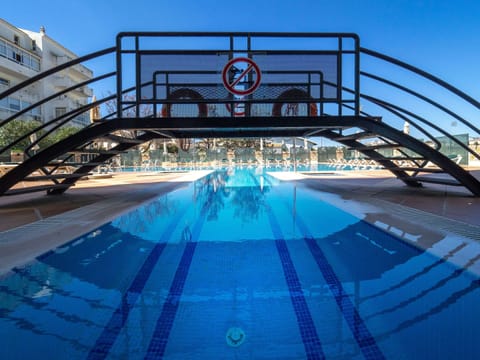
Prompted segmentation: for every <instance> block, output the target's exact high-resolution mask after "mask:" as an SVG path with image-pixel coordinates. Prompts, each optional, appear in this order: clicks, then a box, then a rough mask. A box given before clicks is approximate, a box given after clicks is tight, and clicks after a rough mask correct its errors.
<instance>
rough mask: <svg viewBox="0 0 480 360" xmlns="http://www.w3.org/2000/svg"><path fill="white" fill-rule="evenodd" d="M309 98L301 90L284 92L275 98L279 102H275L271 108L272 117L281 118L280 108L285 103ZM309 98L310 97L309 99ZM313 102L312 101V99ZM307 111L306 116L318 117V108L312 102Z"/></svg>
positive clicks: (295, 89)
mask: <svg viewBox="0 0 480 360" xmlns="http://www.w3.org/2000/svg"><path fill="white" fill-rule="evenodd" d="M309 97H310V96H309V95H308V94H307V93H306V92H305V91H303V90H300V89H297V88H293V89H288V90H285V91H284V92H283V93H281V94H280V96H279V97H277V100H281V102H277V103H275V104H273V108H272V116H275V117H277V116H278V117H281V116H282V106H283V105H284V104H285V103H288V100H295V99H306V98H309ZM310 98H311V97H310ZM312 100H313V99H312ZM309 105H310V106H309V111H308V116H317V115H318V108H317V104H316V103H314V102H311V103H309Z"/></svg>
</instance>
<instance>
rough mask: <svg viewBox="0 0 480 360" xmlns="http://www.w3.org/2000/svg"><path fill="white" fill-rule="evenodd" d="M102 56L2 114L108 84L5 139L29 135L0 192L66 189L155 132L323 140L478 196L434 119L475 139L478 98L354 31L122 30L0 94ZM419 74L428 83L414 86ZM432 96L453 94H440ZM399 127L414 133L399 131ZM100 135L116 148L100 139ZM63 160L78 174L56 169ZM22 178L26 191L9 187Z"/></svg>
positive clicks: (461, 145) (452, 139)
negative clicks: (87, 119) (71, 78)
mask: <svg viewBox="0 0 480 360" xmlns="http://www.w3.org/2000/svg"><path fill="white" fill-rule="evenodd" d="M102 60H105V61H106V62H108V61H110V62H112V60H113V63H114V68H113V69H110V70H111V71H110V72H105V73H102V74H100V75H96V76H95V77H93V78H92V79H89V80H87V81H84V82H81V83H78V84H75V85H73V86H70V87H55V89H56V90H55V91H54V92H52V93H51V94H48V95H46V96H45V98H43V99H40V100H39V101H37V102H36V103H34V104H31V105H29V106H28V107H26V108H23V109H21V110H18V111H16V112H14V113H13V114H11V115H10V116H9V117H7V118H6V119H3V120H0V130H1V128H2V127H5V126H8V124H9V123H10V122H12V121H14V120H16V119H22V118H23V117H24V116H26V115H27V114H28V113H31V112H32V111H34V110H35V109H40V108H42V107H43V106H44V105H45V104H46V103H49V102H53V101H55V99H57V98H58V97H59V96H62V95H65V94H68V93H75V92H76V91H79V90H81V89H82V88H83V87H86V86H92V85H94V84H95V85H98V84H102V83H112V82H113V83H114V84H115V85H114V87H115V88H116V92H115V93H114V94H113V95H108V96H104V97H103V98H100V99H96V100H95V101H92V102H91V103H90V104H87V105H81V106H78V107H76V108H72V109H69V110H68V111H67V112H66V113H65V114H63V115H61V116H58V117H56V118H54V119H52V120H48V121H45V122H43V123H42V124H41V125H39V126H38V127H36V128H34V129H32V130H28V131H26V132H25V133H24V134H21V135H20V136H19V137H18V138H16V139H15V140H13V141H11V142H10V143H8V144H3V145H2V148H1V149H0V154H2V153H3V154H5V153H7V152H10V151H11V150H13V149H16V148H18V146H19V144H21V143H25V141H28V145H27V146H25V148H24V149H23V153H24V159H25V160H24V161H23V162H21V163H19V164H16V166H14V167H13V168H12V169H10V170H9V171H8V172H6V173H4V174H3V175H2V176H1V177H0V195H15V194H21V193H26V192H34V191H46V192H47V194H61V193H63V192H65V191H66V190H67V189H68V188H70V187H71V186H73V185H74V184H75V183H76V181H78V180H79V179H81V178H82V177H84V176H86V175H88V174H90V173H91V171H92V170H94V169H95V168H96V167H98V166H101V165H102V164H104V163H106V162H108V161H110V160H111V159H112V157H114V156H117V155H118V154H120V153H122V152H125V151H127V150H128V149H130V148H133V147H135V146H138V145H139V144H142V143H145V142H148V141H150V140H152V139H158V138H160V139H162V138H163V139H170V138H171V139H185V138H221V137H225V138H229V137H283V136H300V137H309V136H318V137H325V138H328V139H330V140H333V141H336V142H338V143H339V144H341V145H342V146H345V147H347V148H349V149H352V150H355V151H356V152H357V153H358V154H362V155H363V156H364V157H365V158H369V159H371V160H374V161H375V162H376V163H378V164H380V165H381V166H383V167H384V168H385V169H388V170H390V171H391V172H392V173H393V174H394V175H395V176H396V177H397V178H399V179H401V180H402V181H403V182H404V183H405V184H406V185H408V186H413V187H420V186H422V185H423V184H424V183H437V184H445V185H448V186H460V187H465V188H466V189H468V190H469V191H470V192H471V193H472V194H473V195H474V196H480V182H479V180H478V179H476V178H475V177H474V176H473V175H472V174H471V173H470V172H469V171H467V170H466V169H465V168H464V167H462V166H461V165H460V164H459V161H458V160H459V157H458V156H457V157H456V159H452V157H451V156H448V155H449V154H448V153H447V152H446V149H445V145H444V144H445V141H440V140H439V139H443V140H447V142H448V143H449V144H453V146H454V147H455V148H456V149H460V151H461V152H462V153H463V155H464V157H463V158H464V159H465V158H468V157H470V158H473V159H476V160H480V154H479V153H478V152H477V151H476V149H473V148H471V147H469V145H468V141H467V142H466V141H462V140H461V139H460V138H459V137H458V136H456V135H453V134H450V133H449V132H448V131H447V130H445V129H444V127H442V126H441V125H439V124H438V121H437V120H439V119H448V120H449V121H453V122H455V124H457V123H458V124H461V126H462V129H463V130H464V131H465V132H467V133H468V134H470V136H474V137H477V136H480V130H479V128H478V127H477V126H476V125H475V124H474V123H472V121H470V120H469V119H467V117H470V118H473V116H472V115H470V114H471V113H472V112H473V113H475V112H476V114H477V115H476V118H477V119H478V118H479V117H478V112H480V103H479V102H478V101H477V100H475V99H473V98H472V97H470V96H468V95H467V94H465V93H464V92H462V91H460V90H459V89H457V88H455V87H453V86H452V85H450V84H448V83H446V82H444V81H443V80H441V79H439V78H437V77H435V76H433V75H431V74H428V73H426V72H425V71H423V70H421V69H419V68H416V67H414V66H411V65H409V64H406V63H404V62H402V61H400V60H397V59H394V58H392V57H389V56H387V55H384V54H381V53H378V52H375V51H372V50H369V49H365V48H363V47H361V46H360V40H359V37H358V36H357V35H356V34H347V33H327V34H325V33H223V32H222V33H164V32H161V33H159V32H128V33H120V34H118V35H117V39H116V46H115V47H111V48H108V49H105V50H101V51H98V52H95V53H92V54H89V55H85V56H82V57H80V58H77V59H75V60H72V61H69V62H66V63H64V64H61V65H59V66H57V67H55V68H52V69H48V70H46V71H44V72H41V73H39V74H38V75H36V76H34V77H32V78H30V79H28V80H26V81H25V82H23V83H20V84H17V85H15V86H13V87H11V88H9V89H8V90H6V91H4V92H3V93H0V101H2V100H5V99H6V98H7V97H10V96H15V95H16V94H18V93H20V92H22V91H28V89H29V88H30V87H32V86H35V84H37V83H38V82H39V81H54V78H55V77H58V76H63V75H62V74H63V73H64V72H65V71H79V66H81V65H82V64H88V63H89V62H90V61H102ZM369 67H370V68H373V69H374V70H376V71H372V70H368V68H369ZM385 73H386V74H387V75H385ZM392 74H397V75H392ZM398 74H399V75H398ZM412 78H415V81H414V82H412V83H411V84H408V83H407V84H405V81H408V79H412ZM420 81H423V82H424V83H425V84H428V85H422V86H421V87H420V89H421V90H417V89H416V86H417V84H418V83H419V82H420ZM425 89H427V90H425ZM437 91H441V92H443V93H444V94H447V96H448V99H453V98H456V99H455V100H452V101H448V103H446V102H445V100H437V98H435V97H434V96H433V94H434V93H436V92H437ZM445 98H446V97H444V98H443V99H445ZM112 103H114V104H115V106H114V109H112V110H111V111H110V112H109V113H108V114H106V115H104V116H103V117H101V116H99V118H97V119H96V120H95V121H93V122H92V123H91V124H90V125H89V126H86V127H85V128H82V129H80V130H79V131H78V132H76V133H75V134H73V135H70V136H68V137H67V138H64V139H63V140H60V141H57V142H56V143H53V144H51V145H49V146H48V147H43V146H42V144H43V142H42V141H45V140H46V139H48V138H49V137H51V136H53V135H54V134H55V132H57V131H58V130H60V129H61V128H62V127H65V126H68V125H69V124H71V123H72V121H73V120H74V119H75V118H76V117H78V116H81V115H82V114H88V113H89V112H91V111H94V110H96V111H97V112H98V109H99V107H100V106H104V105H105V104H112ZM459 103H461V105H460V106H459V105H458V104H459ZM450 104H455V106H451V105H450ZM109 108H111V106H110V107H109ZM366 108H369V109H372V110H371V111H369V112H368V113H367V112H366V111H364V109H366ZM464 108H468V109H469V112H468V114H469V115H468V116H465V115H463V109H464ZM420 109H427V110H422V111H421V110H420ZM372 111H373V112H372ZM406 123H407V124H409V126H410V128H411V131H410V132H406V131H404V124H406ZM105 141H108V142H109V143H111V144H114V145H113V146H110V147H109V148H106V149H102V148H101V147H99V146H97V144H98V143H101V142H105ZM76 154H77V155H76ZM78 154H82V155H83V156H78ZM85 155H88V156H85ZM66 166H68V167H69V168H70V169H73V170H72V171H69V172H64V171H61V169H64V168H65V167H66ZM19 183H22V184H26V183H28V184H31V186H24V187H18V186H15V185H17V184H19Z"/></svg>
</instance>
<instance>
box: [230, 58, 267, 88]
mask: <svg viewBox="0 0 480 360" xmlns="http://www.w3.org/2000/svg"><path fill="white" fill-rule="evenodd" d="M238 62H244V63H247V64H248V66H247V68H246V69H245V70H243V71H242V73H241V74H240V76H239V77H238V78H237V79H236V80H235V81H233V82H232V83H230V80H229V78H228V72H229V70H230V69H231V67H232V66H233V65H234V64H236V63H238ZM252 69H253V70H255V72H256V73H257V77H256V79H255V81H254V83H253V85H252V86H251V87H249V88H248V89H246V90H239V89H235V86H236V85H237V84H238V83H239V82H240V81H241V80H242V79H243V78H244V77H245V76H247V75H248V73H249V72H250V71H252ZM261 80H262V74H261V73H260V68H259V67H258V65H257V64H256V63H255V62H254V61H253V60H252V59H250V58H246V57H238V58H235V59H232V60H230V61H229V62H228V63H227V64H226V65H225V67H224V68H223V71H222V81H223V85H224V86H225V88H226V89H227V90H228V91H229V92H231V93H232V94H234V95H240V96H244V95H250V94H252V93H253V92H254V91H255V90H257V89H258V87H259V86H260V81H261Z"/></svg>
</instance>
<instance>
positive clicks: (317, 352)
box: [267, 207, 325, 359]
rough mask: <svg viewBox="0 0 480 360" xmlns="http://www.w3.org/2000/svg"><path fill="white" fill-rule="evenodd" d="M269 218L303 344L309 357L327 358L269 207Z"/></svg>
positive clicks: (279, 229)
mask: <svg viewBox="0 0 480 360" xmlns="http://www.w3.org/2000/svg"><path fill="white" fill-rule="evenodd" d="M267 215H268V220H269V222H270V227H271V228H272V232H273V235H274V237H275V245H276V247H277V251H278V255H279V256H280V261H281V262H282V267H283V273H284V275H285V280H286V282H287V285H288V290H289V292H290V299H291V301H292V305H293V309H294V311H295V315H296V316H297V322H298V326H299V328H300V335H301V336H302V341H303V345H304V347H305V353H306V355H307V359H325V354H324V352H323V349H322V344H321V343H320V339H319V337H318V334H317V329H316V328H315V324H314V322H313V319H312V315H311V314H310V310H309V309H308V305H307V301H306V300H305V296H304V295H303V291H302V286H301V284H300V280H299V278H298V275H297V271H296V270H295V266H294V265H293V261H292V258H291V256H290V252H289V251H288V247H287V242H286V241H285V240H284V238H283V233H282V230H281V228H280V225H279V223H278V221H277V219H276V218H275V215H274V214H273V211H272V210H271V208H269V207H268V208H267Z"/></svg>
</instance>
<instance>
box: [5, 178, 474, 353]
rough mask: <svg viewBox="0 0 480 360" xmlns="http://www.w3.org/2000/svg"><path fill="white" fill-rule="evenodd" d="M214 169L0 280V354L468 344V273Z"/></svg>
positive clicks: (307, 200) (314, 205) (340, 214)
mask: <svg viewBox="0 0 480 360" xmlns="http://www.w3.org/2000/svg"><path fill="white" fill-rule="evenodd" d="M464 250H465V246H462V245H459V246H456V247H453V248H452V249H449V251H448V252H447V253H446V254H445V256H444V257H443V258H438V257H435V256H433V255H431V254H430V253H428V252H424V251H420V250H418V249H417V248H415V247H413V246H411V245H409V244H406V243H404V242H402V241H401V240H400V239H398V238H396V237H394V236H392V235H390V234H388V233H385V232H383V231H381V230H379V229H378V228H376V227H374V226H372V225H370V224H368V223H366V222H364V221H361V220H360V219H358V218H356V217H354V216H352V215H350V214H348V213H346V212H344V211H342V210H340V209H338V208H335V207H333V206H332V205H330V204H328V203H326V202H323V201H321V200H320V194H319V193H318V192H315V191H312V190H310V189H308V188H305V187H301V186H297V185H296V184H295V183H282V182H279V181H277V180H275V179H274V178H272V177H270V176H269V175H267V174H266V173H265V172H264V171H257V172H255V171H252V170H248V169H224V170H219V171H216V172H213V173H212V174H210V175H209V176H207V177H205V178H203V179H200V180H198V181H196V182H194V183H192V184H190V185H188V186H185V187H183V188H180V189H177V190H175V191H173V192H171V193H168V194H165V195H162V196H160V197H158V198H157V199H155V200H154V201H151V202H149V203H147V204H145V205H144V206H142V207H140V208H137V209H135V210H133V211H131V212H129V213H127V214H125V215H123V216H121V217H119V218H117V219H115V220H114V221H112V222H110V223H108V224H105V225H104V226H102V227H101V228H98V229H95V230H94V231H91V232H89V233H87V234H85V235H84V236H82V237H79V238H77V239H74V240H72V241H71V242H69V243H68V244H65V245H64V246H62V247H59V248H57V249H54V250H52V251H50V252H48V253H46V254H44V255H42V256H40V257H39V258H37V259H36V260H35V261H34V262H32V263H30V264H27V265H26V266H24V267H18V268H15V269H13V270H12V271H11V272H10V273H9V274H7V275H5V276H4V277H3V278H2V279H1V281H0V314H1V318H0V339H1V340H0V344H1V345H2V346H0V359H33V358H35V359H36V358H42V359H103V358H109V359H127V358H128V359H159V358H166V359H182V360H184V359H323V358H327V359H365V358H366V359H382V358H385V359H477V358H478V354H480V342H479V341H478V335H477V334H478V332H477V326H478V322H479V320H480V307H479V306H478V303H479V300H480V290H479V288H480V280H479V279H478V278H477V277H475V276H474V275H473V274H472V273H470V272H469V271H468V268H469V266H472V265H473V264H474V263H475V262H476V261H478V259H479V255H478V254H471V256H470V257H468V259H469V260H468V261H467V262H466V263H465V265H464V266H463V267H456V266H454V265H452V264H451V263H449V262H448V259H449V257H452V256H454V255H455V254H457V253H460V252H462V251H464Z"/></svg>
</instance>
